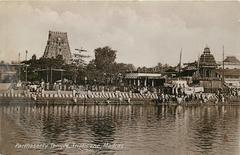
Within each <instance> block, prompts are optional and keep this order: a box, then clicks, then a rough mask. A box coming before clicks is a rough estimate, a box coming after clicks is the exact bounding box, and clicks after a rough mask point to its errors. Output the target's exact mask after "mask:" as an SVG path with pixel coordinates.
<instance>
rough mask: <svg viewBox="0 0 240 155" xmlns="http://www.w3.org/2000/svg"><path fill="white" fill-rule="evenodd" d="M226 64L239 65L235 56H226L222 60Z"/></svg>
mask: <svg viewBox="0 0 240 155" xmlns="http://www.w3.org/2000/svg"><path fill="white" fill-rule="evenodd" d="M224 63H226V64H240V61H239V60H238V59H237V58H236V57H235V56H227V58H226V59H225V60H224Z"/></svg>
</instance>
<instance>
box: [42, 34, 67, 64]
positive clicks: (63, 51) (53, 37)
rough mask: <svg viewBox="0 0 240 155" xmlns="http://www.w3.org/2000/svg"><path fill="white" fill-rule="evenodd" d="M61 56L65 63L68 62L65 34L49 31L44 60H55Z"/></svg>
mask: <svg viewBox="0 0 240 155" xmlns="http://www.w3.org/2000/svg"><path fill="white" fill-rule="evenodd" d="M58 55H61V56H62V58H63V60H64V61H65V62H66V63H69V62H70V59H71V52H70V47H69V44H68V37H67V32H53V31H49V34H48V41H47V45H46V48H45V51H44V54H43V57H44V58H56V57H57V56H58Z"/></svg>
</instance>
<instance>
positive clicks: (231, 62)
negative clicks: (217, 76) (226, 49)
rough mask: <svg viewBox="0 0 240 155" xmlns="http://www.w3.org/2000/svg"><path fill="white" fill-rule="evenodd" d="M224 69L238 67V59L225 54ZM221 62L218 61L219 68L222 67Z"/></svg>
mask: <svg viewBox="0 0 240 155" xmlns="http://www.w3.org/2000/svg"><path fill="white" fill-rule="evenodd" d="M223 62H224V69H240V61H239V60H238V59H237V58H236V57H235V56H227V57H226V59H224V60H223ZM223 62H219V63H218V64H219V65H220V68H222V65H223Z"/></svg>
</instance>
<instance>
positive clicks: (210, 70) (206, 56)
mask: <svg viewBox="0 0 240 155" xmlns="http://www.w3.org/2000/svg"><path fill="white" fill-rule="evenodd" d="M217 66H218V64H217V63H216V61H215V58H214V56H213V55H212V54H211V51H210V48H209V47H205V48H204V51H203V54H202V55H201V57H200V59H199V74H200V77H201V78H209V79H211V78H216V77H217V74H216V68H217Z"/></svg>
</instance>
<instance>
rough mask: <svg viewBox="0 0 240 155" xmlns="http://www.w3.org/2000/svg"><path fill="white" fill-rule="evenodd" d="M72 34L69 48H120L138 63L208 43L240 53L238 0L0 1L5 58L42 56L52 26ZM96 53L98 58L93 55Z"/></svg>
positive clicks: (0, 50) (218, 54)
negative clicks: (182, 0) (189, 0)
mask: <svg viewBox="0 0 240 155" xmlns="http://www.w3.org/2000/svg"><path fill="white" fill-rule="evenodd" d="M49 30H51V31H63V32H67V33H68V39H69V43H70V48H71V50H72V51H73V50H74V49H75V48H80V47H83V48H85V49H87V50H88V51H89V53H90V55H92V56H93V50H94V49H95V48H97V47H103V46H106V45H108V46H110V47H111V48H113V49H116V50H117V51H118V53H117V61H118V62H124V63H133V64H134V65H135V66H143V65H145V66H154V65H156V64H157V63H158V62H162V63H169V64H172V65H175V64H177V62H178V61H179V52H180V49H181V48H183V56H182V58H183V62H190V61H193V60H196V59H197V57H198V55H199V54H201V53H202V51H203V48H204V47H205V46H206V45H208V46H209V47H210V49H211V51H212V53H213V54H214V55H215V58H216V59H217V60H221V58H222V46H223V45H224V46H225V55H235V56H237V57H238V58H240V3H239V2H49V1H48V2H1V1H0V59H3V60H5V61H11V60H17V58H18V53H19V52H21V57H22V59H23V58H24V55H25V52H24V51H25V50H28V51H29V57H30V56H31V55H32V54H34V53H36V55H37V57H40V56H42V55H43V52H44V49H45V46H46V42H47V37H48V31H49ZM92 58H93V57H92Z"/></svg>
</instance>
